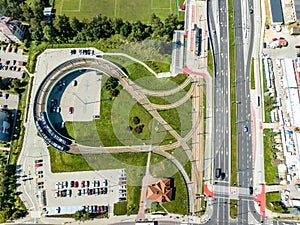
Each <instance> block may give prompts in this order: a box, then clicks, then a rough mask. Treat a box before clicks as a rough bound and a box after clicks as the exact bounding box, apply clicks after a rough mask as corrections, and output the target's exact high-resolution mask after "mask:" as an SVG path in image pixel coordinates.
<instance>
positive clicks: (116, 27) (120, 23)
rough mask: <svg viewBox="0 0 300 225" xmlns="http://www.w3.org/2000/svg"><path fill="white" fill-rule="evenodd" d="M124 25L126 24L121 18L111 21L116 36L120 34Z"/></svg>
mask: <svg viewBox="0 0 300 225" xmlns="http://www.w3.org/2000/svg"><path fill="white" fill-rule="evenodd" d="M123 25H124V22H123V20H122V19H121V18H113V19H112V20H111V27H112V29H113V31H114V33H115V34H120V32H121V27H122V26H123Z"/></svg>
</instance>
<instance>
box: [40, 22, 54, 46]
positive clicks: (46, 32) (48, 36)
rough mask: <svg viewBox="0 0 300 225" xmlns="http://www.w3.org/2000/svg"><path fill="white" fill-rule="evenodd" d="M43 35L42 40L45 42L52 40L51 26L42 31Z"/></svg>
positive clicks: (52, 31)
mask: <svg viewBox="0 0 300 225" xmlns="http://www.w3.org/2000/svg"><path fill="white" fill-rule="evenodd" d="M43 33H44V39H45V40H46V41H49V42H52V41H53V38H54V30H53V28H52V26H50V25H46V26H45V27H44V29H43Z"/></svg>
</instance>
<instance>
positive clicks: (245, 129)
mask: <svg viewBox="0 0 300 225" xmlns="http://www.w3.org/2000/svg"><path fill="white" fill-rule="evenodd" d="M244 132H245V133H247V132H248V127H247V126H246V125H244Z"/></svg>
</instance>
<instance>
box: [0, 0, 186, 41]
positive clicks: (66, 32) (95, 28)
mask: <svg viewBox="0 0 300 225" xmlns="http://www.w3.org/2000/svg"><path fill="white" fill-rule="evenodd" d="M45 6H49V2H48V0H33V1H30V2H28V1H25V0H0V14H2V15H6V16H10V17H13V18H15V19H19V20H22V21H24V22H26V23H27V24H28V25H29V33H28V37H27V40H35V41H48V42H57V43H66V42H68V41H70V40H73V41H95V40H99V39H100V38H103V39H106V38H109V37H111V36H112V35H114V34H121V35H122V36H124V37H125V38H127V39H128V40H129V41H141V40H145V39H146V38H149V37H151V38H159V39H163V40H166V41H168V40H171V39H172V37H173V31H174V30H175V29H181V28H182V27H183V22H182V21H179V20H178V18H177V16H176V15H174V14H170V15H169V16H168V17H167V18H166V19H165V20H164V21H162V20H161V19H160V18H159V17H158V16H156V15H155V14H152V15H151V19H150V24H145V23H142V22H141V21H136V22H128V21H123V19H121V18H108V17H106V16H103V15H98V16H95V17H93V18H91V19H84V20H83V21H80V20H78V19H77V18H76V17H72V18H69V17H68V16H66V15H57V16H55V18H54V19H53V21H51V22H47V21H46V20H45V18H44V15H43V9H44V7H45Z"/></svg>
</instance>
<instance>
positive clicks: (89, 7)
mask: <svg viewBox="0 0 300 225" xmlns="http://www.w3.org/2000/svg"><path fill="white" fill-rule="evenodd" d="M54 7H55V9H56V12H57V15H62V14H66V15H68V16H70V17H73V16H74V17H77V18H79V19H83V18H91V17H93V16H97V15H99V14H102V15H105V16H107V17H110V18H113V17H120V18H123V19H124V20H128V21H137V20H140V21H142V22H146V23H147V22H149V21H150V15H151V14H152V13H155V14H156V15H157V16H159V17H160V18H162V19H164V18H165V17H166V16H168V15H169V14H171V13H174V14H176V13H177V10H176V0H164V1H161V0H131V1H127V0H55V4H54Z"/></svg>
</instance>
